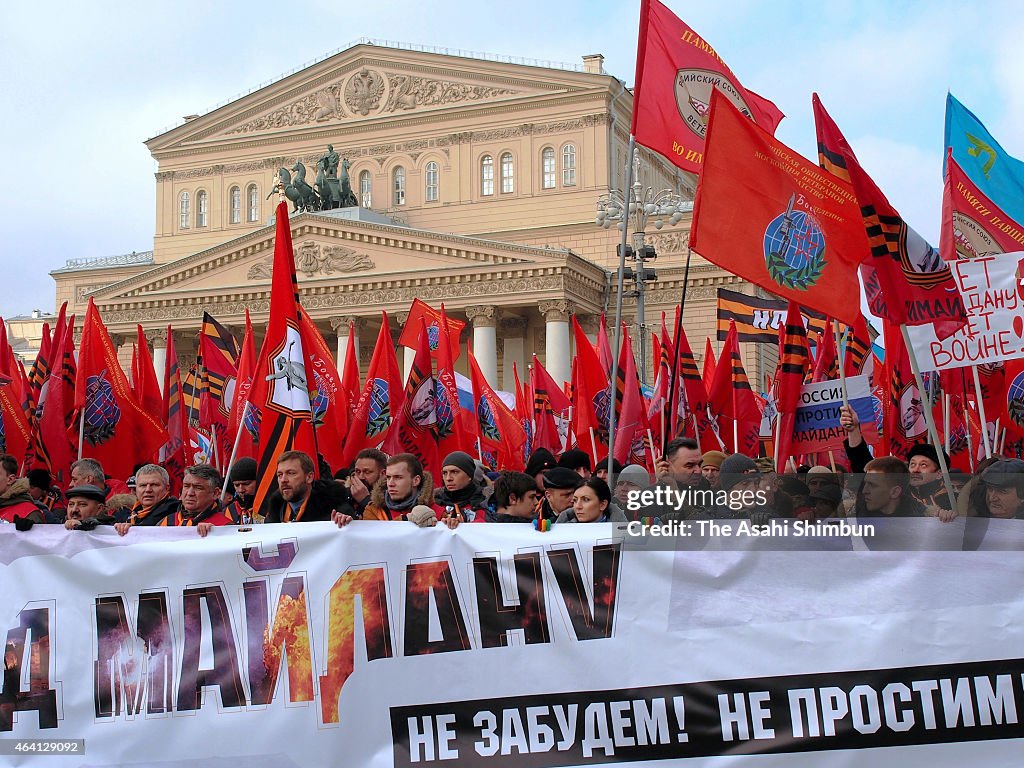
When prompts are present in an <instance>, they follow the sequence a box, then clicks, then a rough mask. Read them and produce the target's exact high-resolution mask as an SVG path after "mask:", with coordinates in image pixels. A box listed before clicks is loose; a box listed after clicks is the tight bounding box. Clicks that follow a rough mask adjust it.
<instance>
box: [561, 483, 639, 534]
mask: <svg viewBox="0 0 1024 768" xmlns="http://www.w3.org/2000/svg"><path fill="white" fill-rule="evenodd" d="M611 501H612V492H611V489H609V488H608V483H606V482H605V481H604V480H602V479H601V478H599V477H596V476H595V477H591V478H589V479H588V480H587V481H586V482H585V483H583V485H581V486H580V487H579V488H577V489H576V491H575V492H574V493H573V495H572V506H571V507H569V508H568V509H567V510H565V511H564V512H562V514H560V515H559V516H558V519H557V520H555V523H625V522H627V520H626V515H625V514H623V512H622V510H621V509H619V508H618V507H616V506H613V505H612V503H611Z"/></svg>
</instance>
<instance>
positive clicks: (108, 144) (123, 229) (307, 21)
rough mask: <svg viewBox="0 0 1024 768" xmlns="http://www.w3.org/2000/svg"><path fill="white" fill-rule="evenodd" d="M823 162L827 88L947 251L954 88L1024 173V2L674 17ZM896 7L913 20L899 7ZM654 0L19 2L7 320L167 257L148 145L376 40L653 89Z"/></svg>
mask: <svg viewBox="0 0 1024 768" xmlns="http://www.w3.org/2000/svg"><path fill="white" fill-rule="evenodd" d="M667 4H668V6H669V7H670V8H671V9H672V10H673V11H675V13H676V14H677V15H679V16H680V18H682V19H683V20H684V21H685V22H687V23H688V24H689V25H690V26H691V27H693V28H694V30H696V31H697V32H698V33H699V34H701V35H702V36H703V37H705V38H706V39H707V40H708V41H709V42H710V43H711V44H712V45H714V46H715V48H716V49H717V50H718V52H719V53H720V54H721V55H722V57H723V58H724V59H725V61H726V62H727V63H728V64H729V65H730V67H732V69H733V71H734V72H735V73H736V74H737V76H738V77H739V78H740V80H741V81H742V82H743V84H744V85H745V86H747V87H748V88H752V89H754V90H756V91H758V92H759V93H761V94H762V95H764V96H767V97H769V98H771V99H772V100H773V101H775V102H776V104H778V105H779V107H780V108H781V109H782V111H783V112H785V113H786V116H787V117H786V119H785V120H784V121H783V122H782V124H781V125H780V126H779V130H778V132H777V135H778V137H779V138H780V139H781V140H782V141H784V142H786V143H787V144H789V145H790V146H791V147H793V148H794V149H796V150H797V151H799V152H800V153H801V154H803V155H805V156H806V157H813V156H814V154H815V149H814V147H815V142H814V125H813V119H812V117H811V102H810V98H811V93H812V92H813V91H817V92H818V93H819V94H820V95H821V98H822V100H823V102H824V104H825V106H826V107H827V108H828V110H829V111H830V113H831V114H832V116H833V117H834V118H835V120H836V121H837V122H838V124H839V126H840V128H841V129H842V130H843V131H844V133H845V134H846V136H847V138H848V139H849V140H850V142H851V144H852V145H853V148H854V150H855V151H856V152H857V155H858V157H859V158H860V160H861V162H862V164H863V165H864V166H865V167H866V169H867V170H868V172H869V173H871V174H872V175H873V176H874V177H875V179H876V180H877V181H878V183H879V185H880V186H881V188H882V189H883V191H884V192H885V193H886V194H887V196H888V197H889V199H890V200H891V201H892V203H893V204H894V205H895V206H896V207H897V209H898V210H899V211H900V212H901V213H902V214H903V215H904V217H905V218H906V219H907V220H908V221H909V222H910V224H911V225H912V226H914V227H915V228H917V229H918V230H919V231H920V232H921V233H922V234H923V235H925V236H926V237H927V238H929V239H930V240H932V241H933V242H935V243H936V244H937V240H938V232H939V218H940V214H939V209H940V201H941V194H942V181H941V162H942V140H943V134H942V126H943V112H944V108H945V95H946V91H947V90H952V92H953V93H954V94H955V95H956V96H957V97H958V98H959V99H960V100H961V101H963V102H964V103H965V104H966V105H967V106H968V107H969V108H971V109H972V110H973V111H974V112H975V114H977V115H978V116H979V117H980V118H981V120H982V121H983V122H984V123H985V124H986V125H987V127H988V128H989V130H990V131H991V132H992V133H993V134H994V135H995V136H996V137H997V138H998V139H999V141H1000V142H1001V143H1002V145H1003V147H1004V148H1005V149H1006V150H1007V151H1009V152H1010V153H1011V154H1013V155H1015V156H1017V157H1024V135H1022V131H1021V129H1020V126H1022V125H1024V87H1021V82H1020V77H1021V73H1024V42H1022V41H1024V3H1019V2H1015V1H1014V0H1007V2H973V3H963V2H930V1H929V2H900V3H893V2H880V1H876V2H865V1H864V0H857V1H856V2H844V1H841V0H830V2H827V3H813V4H812V3H806V2H780V1H778V0H776V1H775V2H764V1H762V2H753V0H750V1H748V2H743V1H742V0H735V1H734V0H690V1H689V2H683V1H682V0H667ZM890 6H898V9H893V8H892V7H890ZM638 16H639V0H586V1H585V2H584V1H583V0H518V2H515V3H487V2H468V0H434V1H433V2H431V3H424V2H415V3H413V2H408V1H407V0H377V1H375V2H353V3H344V2H337V0H334V1H333V2H317V1H316V0H309V1H308V2H303V1H302V0H298V1H294V0H293V2H288V3H285V2H278V3H269V2H265V1H264V0H247V2H244V3H243V2H209V0H203V1H202V2H200V1H198V0H177V1H176V2H173V3H168V2H163V1H162V0H153V2H150V3H145V4H143V3H137V2H103V3H99V2H95V0H93V1H91V2H90V1H87V2H65V1H63V0H61V1H58V2H49V3H43V2H27V3H20V2H17V3H16V2H7V3H3V4H2V8H0V67H2V70H0V71H3V73H4V75H3V87H2V89H0V94H2V96H0V99H2V101H0V103H2V106H3V116H4V119H3V120H2V121H0V146H3V147H4V149H5V156H6V158H7V160H6V163H7V172H6V178H5V179H4V183H3V184H2V185H0V201H2V203H3V204H2V206H0V225H2V228H3V237H2V239H0V243H2V245H0V264H2V265H3V273H2V274H3V277H2V278H0V315H3V316H6V317H10V316H12V315H17V314H24V313H27V312H29V311H31V310H32V309H33V308H39V309H42V310H44V311H52V310H53V309H54V283H53V280H52V278H51V277H50V276H49V274H48V273H49V271H50V270H52V269H57V268H59V267H61V266H63V265H64V263H65V261H66V260H67V259H72V258H90V257H95V256H110V255H114V254H121V253H128V252H130V251H133V250H136V251H144V250H149V249H151V248H152V246H153V241H152V237H153V225H154V220H155V211H154V189H155V182H154V179H153V172H154V171H155V169H156V163H155V161H154V160H153V159H152V158H151V157H150V155H149V153H148V151H147V150H146V148H145V146H144V145H143V143H142V142H143V141H145V140H146V139H148V138H150V137H152V136H154V135H157V134H158V133H161V132H162V131H164V130H166V129H167V128H170V127H172V126H174V125H176V124H177V123H178V122H180V118H181V117H182V116H183V115H187V114H192V113H204V112H207V111H209V109H210V108H211V107H213V106H215V105H217V104H220V103H223V102H226V101H229V100H231V99H232V98H234V97H235V96H238V95H241V94H242V93H244V92H246V91H248V90H250V89H252V88H254V87H255V86H258V85H260V84H264V83H267V82H268V81H272V80H276V79H278V78H279V77H280V76H282V75H283V74H284V73H286V72H289V71H291V70H294V69H297V68H301V67H302V66H303V65H304V64H306V63H308V62H310V61H311V60H313V59H317V58H321V57H322V56H323V55H325V54H327V53H329V52H333V51H335V50H337V49H338V48H343V47H346V46H347V44H348V43H350V42H352V41H354V40H356V39H358V38H360V37H371V38H378V39H383V40H394V41H401V42H404V43H414V44H420V45H430V46H441V47H449V48H460V49H466V50H471V51H483V52H487V53H493V54H502V55H508V56H523V57H528V58H536V59H547V60H555V61H564V62H569V63H576V62H579V61H580V57H581V56H583V55H585V54H590V53H603V54H604V55H605V57H606V60H605V67H606V69H607V70H608V71H609V72H610V73H611V74H613V75H616V76H617V77H619V78H620V79H623V80H625V81H626V82H627V83H628V84H629V85H632V84H633V68H634V65H635V55H636V38H637V20H638Z"/></svg>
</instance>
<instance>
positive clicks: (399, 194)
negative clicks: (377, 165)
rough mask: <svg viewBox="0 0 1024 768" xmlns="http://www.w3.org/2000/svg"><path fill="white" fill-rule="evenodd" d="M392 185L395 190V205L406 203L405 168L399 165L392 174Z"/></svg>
mask: <svg viewBox="0 0 1024 768" xmlns="http://www.w3.org/2000/svg"><path fill="white" fill-rule="evenodd" d="M391 178H392V181H393V182H394V183H393V184H392V185H391V186H392V188H393V189H394V191H395V198H394V199H395V205H405V168H403V167H402V166H398V167H397V168H395V170H394V172H393V173H392V174H391Z"/></svg>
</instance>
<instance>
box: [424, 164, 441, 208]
mask: <svg viewBox="0 0 1024 768" xmlns="http://www.w3.org/2000/svg"><path fill="white" fill-rule="evenodd" d="M426 171H427V173H426V181H427V183H426V189H425V192H426V194H425V195H424V200H426V201H427V202H428V203H436V202H437V200H438V194H437V192H438V170H437V163H435V162H434V161H433V160H431V161H430V162H429V163H427V167H426Z"/></svg>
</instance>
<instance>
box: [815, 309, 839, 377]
mask: <svg viewBox="0 0 1024 768" xmlns="http://www.w3.org/2000/svg"><path fill="white" fill-rule="evenodd" d="M838 378H839V354H838V352H837V351H836V337H835V330H834V326H833V325H832V319H831V318H829V320H828V322H826V323H825V331H824V332H823V333H822V334H821V335H820V336H819V337H818V350H817V356H816V357H815V359H814V372H813V373H812V374H811V381H815V382H817V381H828V380H829V379H838Z"/></svg>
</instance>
